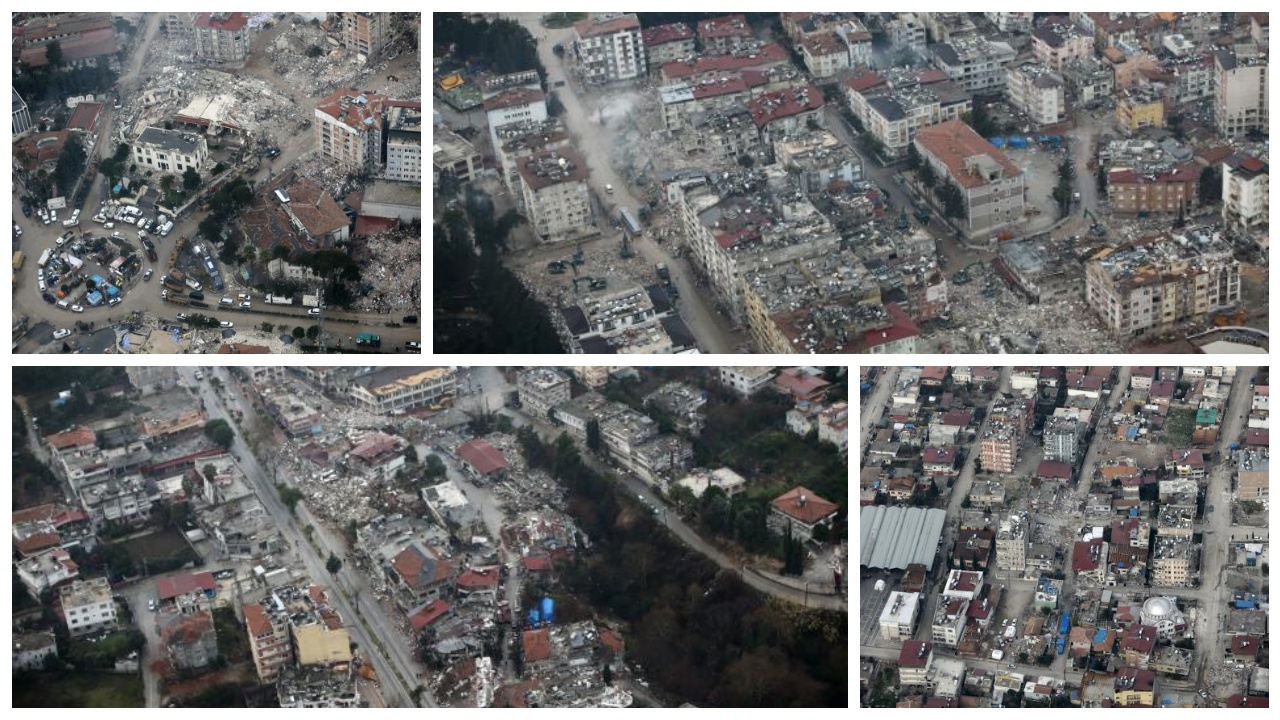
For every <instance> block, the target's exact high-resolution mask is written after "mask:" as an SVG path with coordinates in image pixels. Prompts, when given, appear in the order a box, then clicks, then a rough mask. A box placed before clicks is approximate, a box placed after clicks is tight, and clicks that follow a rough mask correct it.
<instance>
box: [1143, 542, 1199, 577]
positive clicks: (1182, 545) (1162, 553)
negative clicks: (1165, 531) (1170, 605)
mask: <svg viewBox="0 0 1280 720" xmlns="http://www.w3.org/2000/svg"><path fill="white" fill-rule="evenodd" d="M1191 552H1192V551H1191V538H1188V537H1177V538H1163V537H1158V538H1156V549H1155V553H1154V554H1153V555H1152V558H1151V582H1152V583H1153V584H1155V585H1159V586H1164V587H1175V586H1179V585H1185V584H1186V583H1187V581H1188V580H1189V579H1190V576H1191Z"/></svg>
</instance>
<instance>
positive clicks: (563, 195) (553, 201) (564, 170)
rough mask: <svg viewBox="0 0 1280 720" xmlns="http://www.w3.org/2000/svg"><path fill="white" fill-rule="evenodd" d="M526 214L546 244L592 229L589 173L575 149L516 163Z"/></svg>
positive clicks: (537, 156)
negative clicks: (588, 185)
mask: <svg viewBox="0 0 1280 720" xmlns="http://www.w3.org/2000/svg"><path fill="white" fill-rule="evenodd" d="M516 165H517V168H518V169H519V172H520V190H521V195H522V196H523V197H524V207H525V212H526V213H527V214H528V218H529V224H531V225H532V226H533V229H534V232H536V233H537V234H538V236H539V237H540V238H542V240H543V241H545V242H550V241H554V240H558V239H561V237H562V236H565V235H567V234H572V233H573V232H576V231H582V230H584V229H586V228H588V227H591V226H592V224H593V223H592V216H591V192H590V190H589V189H588V187H587V174H588V172H589V170H588V168H587V164H586V162H585V161H584V160H583V158H582V156H581V155H580V154H579V153H578V151H577V150H574V149H572V148H567V147H566V148H561V149H559V150H546V151H543V152H539V153H535V154H533V155H529V156H527V157H522V158H520V159H519V160H517V162H516Z"/></svg>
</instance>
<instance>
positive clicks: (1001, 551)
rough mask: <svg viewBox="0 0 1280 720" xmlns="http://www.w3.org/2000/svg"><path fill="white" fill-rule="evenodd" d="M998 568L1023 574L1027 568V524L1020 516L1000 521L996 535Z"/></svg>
mask: <svg viewBox="0 0 1280 720" xmlns="http://www.w3.org/2000/svg"><path fill="white" fill-rule="evenodd" d="M996 567H998V568H1000V569H1001V570H1008V571H1009V572H1014V573H1021V572H1022V571H1023V570H1024V569H1026V567H1027V523H1026V522H1025V521H1024V520H1023V519H1021V517H1020V516H1018V515H1009V516H1007V517H1005V518H1004V519H1003V520H1001V521H1000V530H999V531H998V532H997V533H996Z"/></svg>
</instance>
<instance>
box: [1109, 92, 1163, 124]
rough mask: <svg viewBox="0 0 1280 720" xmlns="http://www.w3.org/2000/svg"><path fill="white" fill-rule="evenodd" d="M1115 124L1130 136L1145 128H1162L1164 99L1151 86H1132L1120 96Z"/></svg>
mask: <svg viewBox="0 0 1280 720" xmlns="http://www.w3.org/2000/svg"><path fill="white" fill-rule="evenodd" d="M1116 124H1117V125H1119V126H1120V129H1121V130H1124V131H1125V132H1127V133H1129V134H1130V135H1132V134H1134V133H1136V132H1139V131H1141V130H1145V129H1147V128H1162V127H1164V97H1163V95H1161V93H1160V91H1159V90H1157V89H1156V88H1155V87H1154V86H1152V85H1134V86H1131V87H1129V88H1127V89H1125V90H1124V91H1123V92H1122V93H1121V94H1120V100H1119V101H1118V102H1117V103H1116Z"/></svg>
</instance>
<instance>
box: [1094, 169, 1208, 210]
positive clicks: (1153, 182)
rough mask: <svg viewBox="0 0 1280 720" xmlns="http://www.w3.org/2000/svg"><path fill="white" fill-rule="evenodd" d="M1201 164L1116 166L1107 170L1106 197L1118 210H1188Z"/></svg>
mask: <svg viewBox="0 0 1280 720" xmlns="http://www.w3.org/2000/svg"><path fill="white" fill-rule="evenodd" d="M1199 186H1200V171H1199V166H1198V165H1195V164H1194V163H1187V164H1185V165H1176V166H1173V167H1167V168H1159V169H1154V170H1144V169H1143V168H1136V169H1135V168H1128V167H1113V168H1111V169H1110V170H1109V171H1108V172H1107V200H1108V201H1109V202H1110V203H1111V211H1112V212H1115V213H1126V214H1128V213H1133V214H1136V213H1143V214H1152V213H1155V214H1169V215H1174V214H1177V213H1180V212H1182V213H1185V212H1186V211H1187V210H1189V209H1190V208H1191V206H1192V205H1193V204H1194V203H1195V202H1196V199H1197V189H1198V188H1199Z"/></svg>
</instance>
